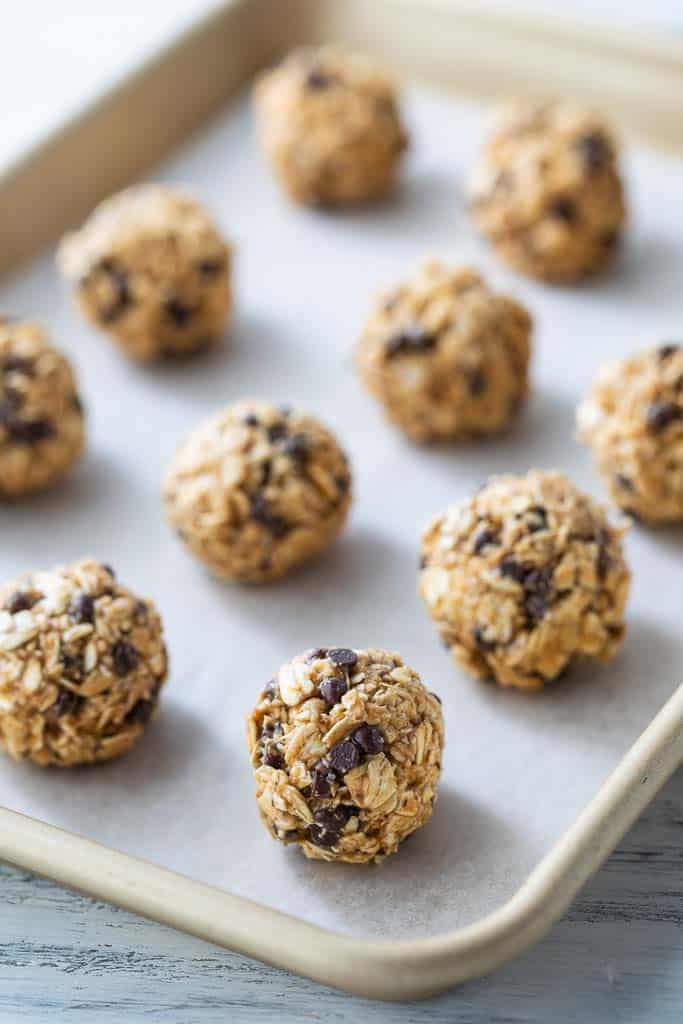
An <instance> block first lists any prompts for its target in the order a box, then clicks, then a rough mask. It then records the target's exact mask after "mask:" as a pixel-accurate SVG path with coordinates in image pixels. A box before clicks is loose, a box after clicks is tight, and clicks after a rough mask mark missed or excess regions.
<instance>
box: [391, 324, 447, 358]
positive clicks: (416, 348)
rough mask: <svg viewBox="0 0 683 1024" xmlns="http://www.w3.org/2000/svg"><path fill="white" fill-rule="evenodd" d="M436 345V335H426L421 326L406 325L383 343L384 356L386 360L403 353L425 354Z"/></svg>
mask: <svg viewBox="0 0 683 1024" xmlns="http://www.w3.org/2000/svg"><path fill="white" fill-rule="evenodd" d="M435 344H436V335H434V334H428V333H427V331H426V330H425V329H424V327H423V326H422V324H419V323H417V322H415V321H414V322H413V323H408V324H406V325H405V326H404V327H402V328H401V329H400V330H398V331H396V333H395V334H392V335H391V336H390V337H389V338H387V340H386V341H385V343H384V354H385V356H386V357H387V359H393V358H394V356H398V355H401V354H402V353H404V352H426V351H427V350H428V349H430V348H433V347H434V345H435Z"/></svg>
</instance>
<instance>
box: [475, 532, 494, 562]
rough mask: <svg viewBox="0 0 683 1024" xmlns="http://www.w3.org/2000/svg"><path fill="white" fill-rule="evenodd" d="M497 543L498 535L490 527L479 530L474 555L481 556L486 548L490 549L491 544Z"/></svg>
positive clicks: (476, 535)
mask: <svg viewBox="0 0 683 1024" xmlns="http://www.w3.org/2000/svg"><path fill="white" fill-rule="evenodd" d="M497 543H498V534H497V533H496V531H495V530H491V529H489V527H488V526H485V527H484V528H483V529H481V530H477V532H476V534H475V535H474V553H475V555H480V554H481V553H482V551H483V550H484V548H486V547H488V546H489V544H497Z"/></svg>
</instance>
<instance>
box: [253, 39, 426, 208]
mask: <svg viewBox="0 0 683 1024" xmlns="http://www.w3.org/2000/svg"><path fill="white" fill-rule="evenodd" d="M254 108H255V114H256V120H257V128H258V134H259V138H260V142H261V145H262V147H263V149H264V151H265V153H266V156H267V157H268V159H269V160H270V162H271V164H272V166H273V168H274V170H275V173H276V174H277V176H278V178H279V180H280V182H281V184H282V186H283V188H284V189H285V191H286V192H287V193H288V195H289V196H290V198H291V199H293V200H294V202H297V203H304V204H306V205H309V206H314V205H323V206H345V205H348V204H353V203H358V202H361V201H364V200H369V199H374V198H376V197H378V196H381V195H383V194H384V193H385V192H387V191H388V190H389V189H390V188H391V186H392V185H393V184H394V181H395V179H396V176H397V172H398V165H399V161H400V157H401V154H402V153H403V150H404V149H405V148H406V145H407V138H406V134H405V131H404V129H403V126H402V123H401V118H400V114H399V110H398V103H397V97H396V88H395V85H394V82H393V80H392V79H391V78H390V77H389V76H388V75H387V73H386V71H385V70H384V69H383V68H382V67H380V66H379V65H378V64H376V63H375V62H374V61H371V60H369V59H368V58H366V57H361V56H357V55H353V54H348V53H344V52H342V51H340V50H337V49H333V48H329V47H325V48H323V49H304V50H297V51H295V52H294V53H292V54H290V56H289V57H288V58H287V59H286V60H285V61H284V62H283V63H282V64H280V65H279V66H278V67H276V68H275V69H274V70H272V71H269V72H267V73H266V74H264V75H263V76H262V77H261V78H260V79H259V81H258V83H257V85H256V88H255V91H254Z"/></svg>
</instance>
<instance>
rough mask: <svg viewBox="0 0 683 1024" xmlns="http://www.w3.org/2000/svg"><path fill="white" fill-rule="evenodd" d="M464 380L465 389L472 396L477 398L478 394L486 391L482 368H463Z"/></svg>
mask: <svg viewBox="0 0 683 1024" xmlns="http://www.w3.org/2000/svg"><path fill="white" fill-rule="evenodd" d="M465 380H466V381H467V389H468V391H469V393H470V394H471V395H472V397H473V398H478V397H479V395H483V394H484V392H485V391H486V376H485V374H484V372H483V371H482V370H479V369H467V370H465Z"/></svg>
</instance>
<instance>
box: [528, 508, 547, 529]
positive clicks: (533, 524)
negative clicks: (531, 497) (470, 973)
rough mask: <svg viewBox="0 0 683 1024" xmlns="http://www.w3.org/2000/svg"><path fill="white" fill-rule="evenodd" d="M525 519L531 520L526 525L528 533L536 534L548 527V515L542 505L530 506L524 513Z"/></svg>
mask: <svg viewBox="0 0 683 1024" xmlns="http://www.w3.org/2000/svg"><path fill="white" fill-rule="evenodd" d="M527 517H529V518H530V519H531V521H530V522H528V523H527V529H528V531H529V533H537V532H538V531H539V530H545V528H546V526H547V525H548V513H547V512H546V510H545V509H544V508H543V506H542V505H532V506H531V508H528V509H527V510H526V512H525V513H524V518H525V519H527Z"/></svg>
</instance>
